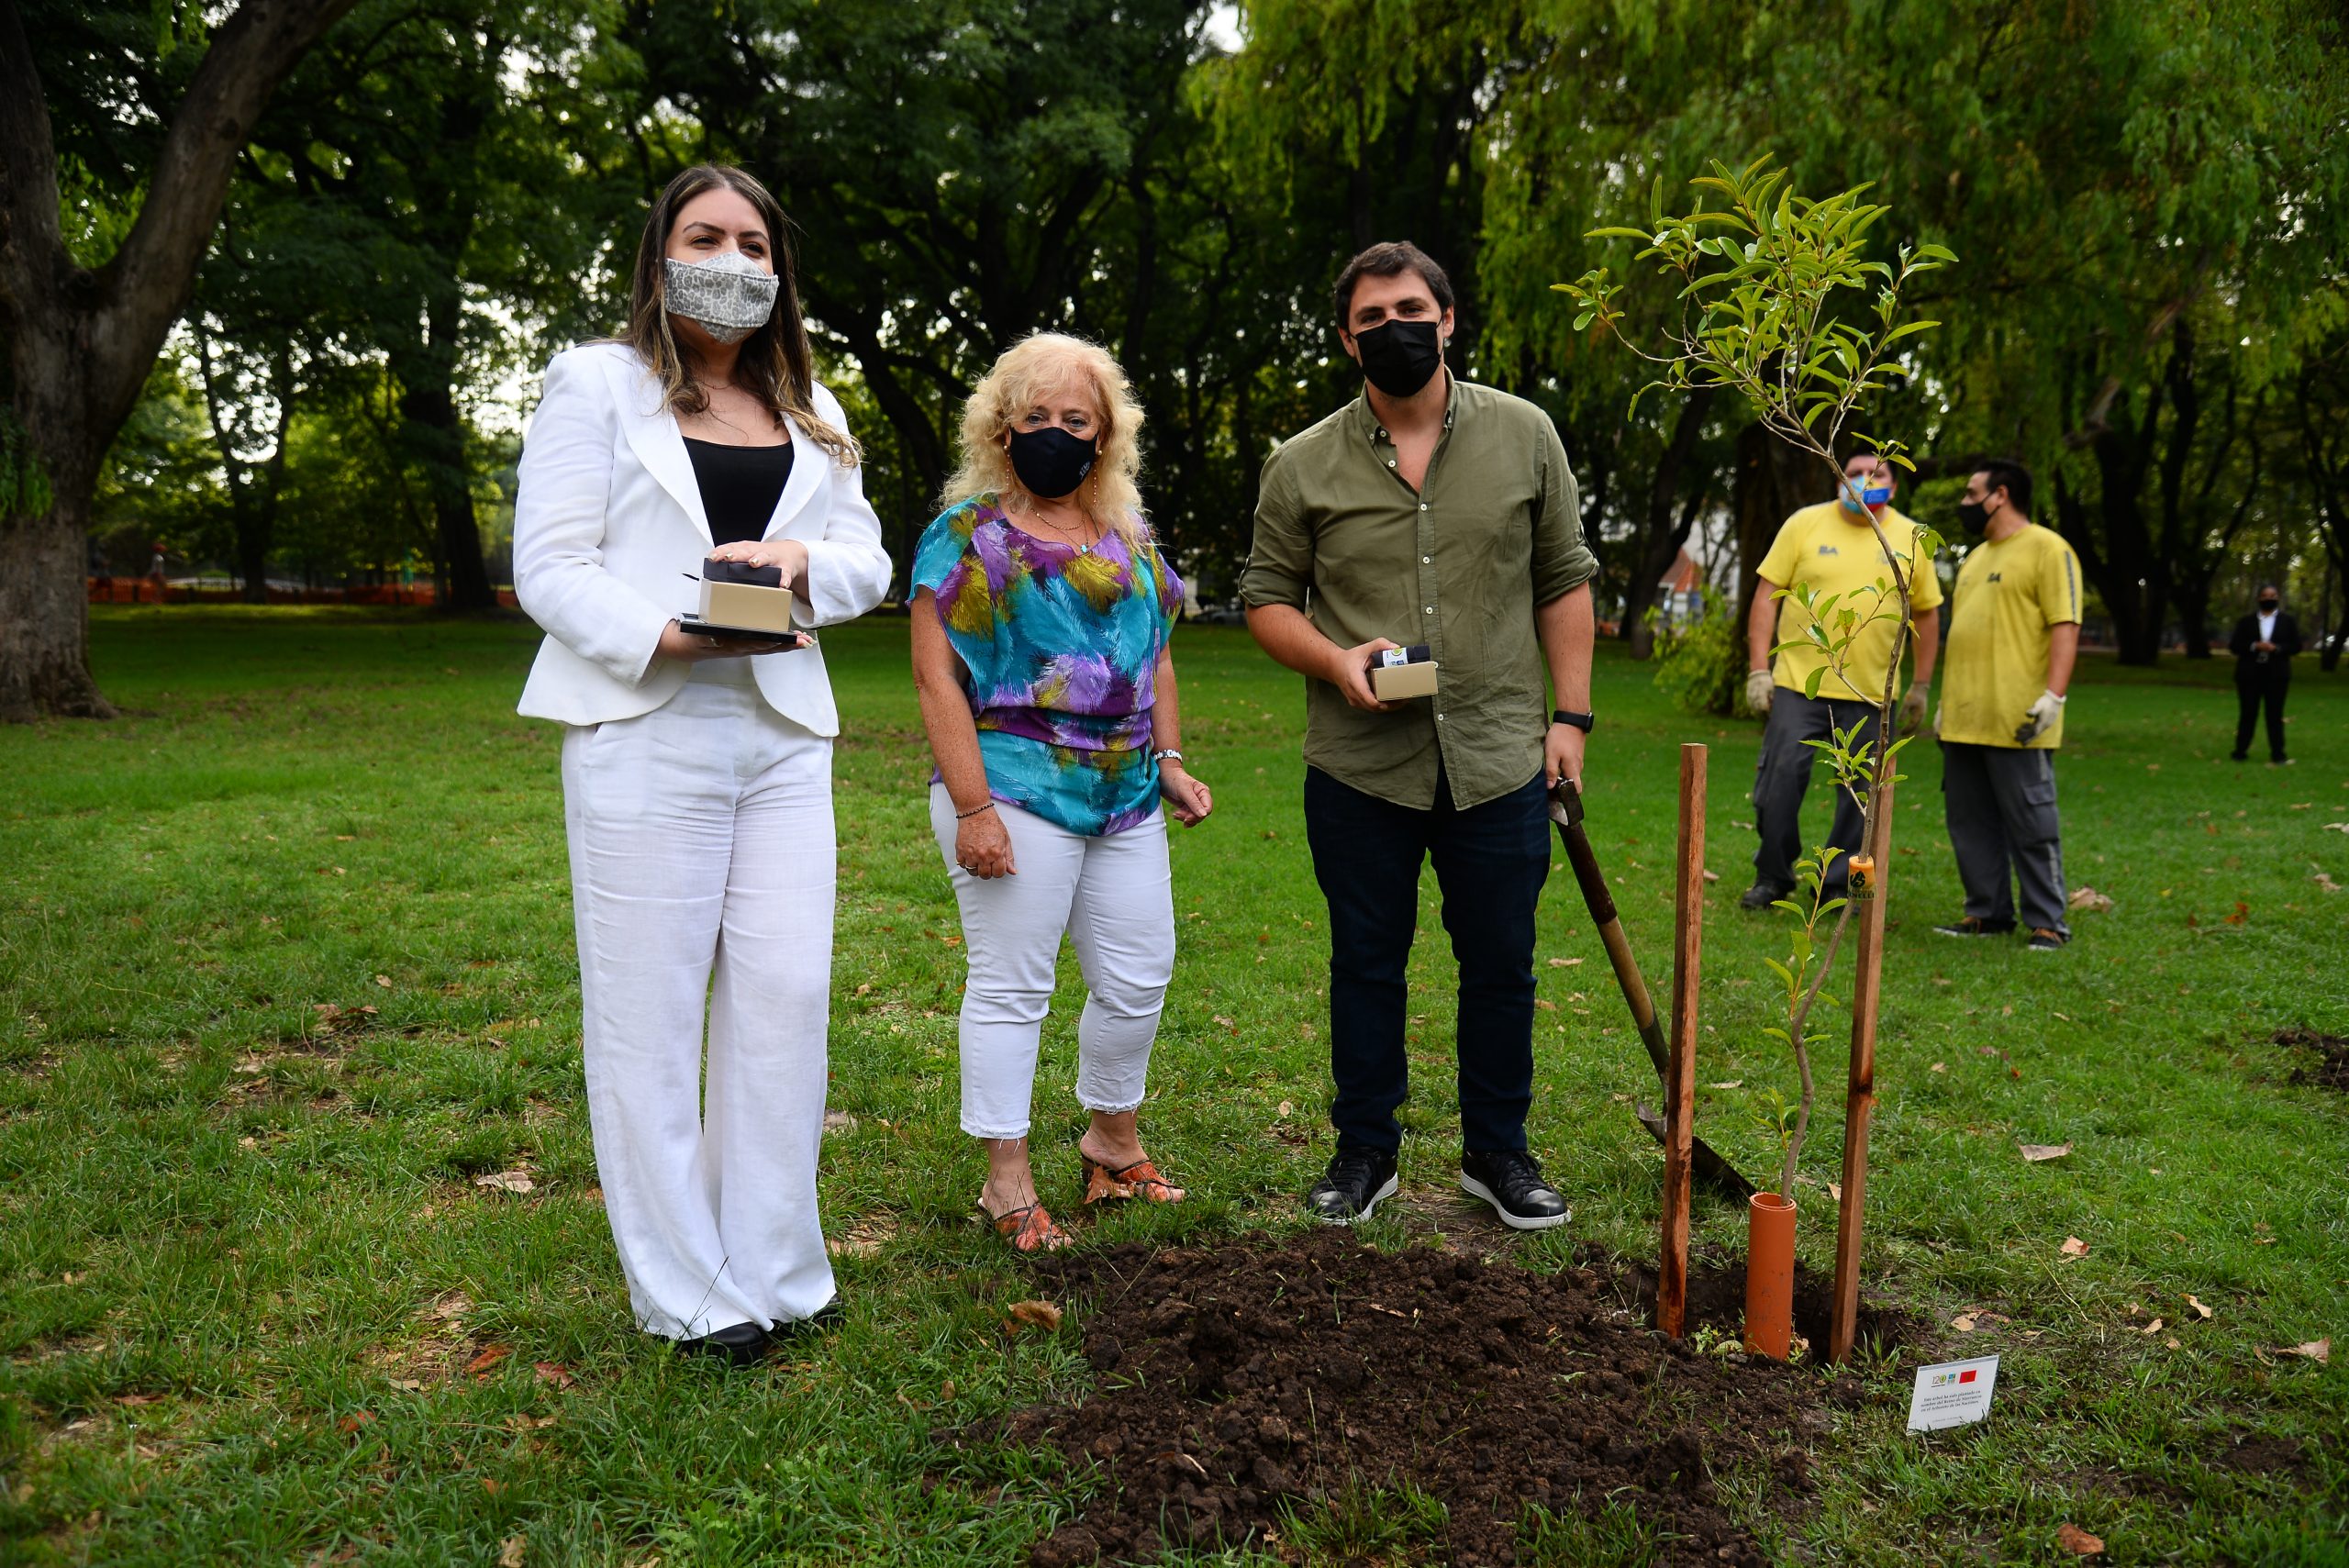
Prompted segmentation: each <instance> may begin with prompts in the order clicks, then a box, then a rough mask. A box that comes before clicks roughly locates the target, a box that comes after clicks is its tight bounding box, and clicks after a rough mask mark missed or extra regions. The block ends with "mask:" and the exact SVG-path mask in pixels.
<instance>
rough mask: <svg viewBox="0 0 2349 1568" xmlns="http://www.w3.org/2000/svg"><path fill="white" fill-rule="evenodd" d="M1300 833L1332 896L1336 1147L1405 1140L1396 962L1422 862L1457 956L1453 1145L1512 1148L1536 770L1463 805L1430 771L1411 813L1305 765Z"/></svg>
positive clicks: (1531, 893)
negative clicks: (1427, 786) (1505, 790)
mask: <svg viewBox="0 0 2349 1568" xmlns="http://www.w3.org/2000/svg"><path fill="white" fill-rule="evenodd" d="M1305 832H1306V840H1307V841H1308V843H1309V844H1310V845H1311V847H1312V850H1313V874H1314V877H1315V879H1316V880H1317V881H1319V883H1320V884H1321V894H1322V896H1323V897H1325V898H1327V899H1328V900H1329V901H1330V1076H1331V1077H1332V1078H1333V1079H1334V1080H1335V1081H1336V1084H1337V1097H1336V1099H1335V1100H1333V1101H1332V1102H1331V1103H1330V1124H1331V1125H1332V1126H1334V1127H1335V1128H1336V1129H1337V1131H1338V1144H1339V1147H1341V1148H1347V1147H1364V1148H1370V1149H1377V1150H1383V1151H1386V1152H1388V1153H1390V1154H1391V1153H1393V1152H1394V1151H1396V1149H1397V1148H1398V1147H1399V1146H1400V1144H1401V1142H1402V1136H1403V1129H1402V1127H1401V1125H1400V1124H1399V1123H1398V1122H1397V1121H1396V1119H1395V1112H1396V1109H1397V1107H1398V1106H1401V1105H1402V1103H1403V1097H1404V1095H1405V1094H1406V1093H1407V1092H1408V1087H1409V1064H1408V1060H1407V1058H1406V1057H1405V1055H1404V1051H1403V1027H1404V1018H1405V1015H1406V1013H1407V1012H1408V1006H1409V1001H1408V996H1407V995H1406V980H1405V974H1404V966H1405V964H1406V963H1407V962H1408V960H1409V958H1410V956H1411V937H1412V933H1413V930H1414V929H1415V927H1416V926H1417V923H1418V917H1419V867H1420V865H1421V864H1422V863H1423V862H1428V861H1433V862H1435V877H1436V885H1437V887H1438V888H1439V889H1440V890H1441V891H1442V895H1443V929H1444V930H1445V932H1446V933H1447V934H1448V935H1450V937H1451V938H1452V956H1453V959H1454V960H1455V961H1456V962H1458V963H1459V965H1460V1025H1459V1039H1458V1047H1457V1049H1458V1055H1459V1090H1460V1131H1461V1142H1462V1145H1463V1147H1464V1149H1465V1150H1467V1151H1469V1152H1472V1153H1479V1154H1483V1153H1495V1152H1500V1151H1516V1150H1522V1149H1523V1148H1524V1147H1525V1113H1526V1110H1527V1107H1529V1106H1531V1104H1532V1103H1533V931H1534V915H1535V911H1536V910H1537V909H1538V908H1539V906H1540V905H1541V902H1542V883H1543V882H1545V881H1546V880H1548V878H1549V874H1550V817H1549V800H1548V792H1547V791H1545V790H1544V789H1543V788H1542V780H1541V778H1540V776H1539V775H1536V776H1535V777H1534V778H1533V779H1532V780H1531V781H1530V782H1529V783H1528V784H1526V785H1525V787H1524V788H1522V789H1519V790H1515V791H1513V792H1511V793H1510V794H1508V795H1503V796H1501V797H1500V798H1499V799H1497V800H1492V801H1487V802H1486V803H1485V804H1484V805H1482V806H1473V807H1471V808H1469V809H1468V810H1465V811H1463V810H1460V809H1459V808H1458V807H1456V806H1453V804H1452V792H1451V789H1450V788H1449V786H1448V784H1447V783H1446V781H1445V780H1443V779H1442V777H1440V776H1439V777H1438V779H1437V780H1436V786H1435V806H1434V808H1433V809H1432V810H1428V811H1415V810H1413V809H1411V808H1410V807H1409V806H1397V805H1395V804H1393V803H1392V802H1390V801H1385V800H1381V799H1379V798H1378V797H1377V796H1375V795H1364V793H1362V791H1360V790H1357V789H1352V788H1349V787H1348V786H1346V785H1345V784H1340V783H1339V782H1338V781H1337V780H1336V779H1333V778H1331V777H1330V775H1329V774H1327V773H1322V772H1321V771H1320V770H1319V769H1318V768H1308V769H1307V770H1306V773H1305Z"/></svg>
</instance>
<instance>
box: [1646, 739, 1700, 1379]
mask: <svg viewBox="0 0 2349 1568" xmlns="http://www.w3.org/2000/svg"><path fill="white" fill-rule="evenodd" d="M1673 915H1674V920H1673V935H1672V1062H1671V1071H1670V1073H1669V1074H1668V1075H1667V1076H1666V1078H1665V1080H1664V1246H1663V1249H1662V1251H1661V1253H1660V1256H1659V1261H1658V1262H1657V1265H1656V1281H1655V1326H1656V1327H1657V1328H1659V1329H1663V1330H1664V1332H1665V1333H1666V1334H1669V1335H1670V1336H1672V1338H1674V1339H1675V1340H1676V1339H1679V1338H1680V1337H1681V1335H1682V1334H1683V1333H1685V1332H1686V1331H1687V1325H1688V1177H1689V1144H1690V1140H1691V1137H1692V1134H1691V1131H1690V1125H1689V1124H1690V1121H1691V1119H1692V1118H1694V1116H1695V1115H1696V1109H1697V961H1698V954H1699V953H1700V952H1701V951H1702V950H1703V947H1704V924H1705V748H1703V747H1702V746H1694V745H1691V746H1683V747H1681V748H1680V866H1679V876H1678V878H1677V882H1676V884H1675V903H1674V909H1673Z"/></svg>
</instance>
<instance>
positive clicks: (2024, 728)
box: [2015, 692, 2064, 746]
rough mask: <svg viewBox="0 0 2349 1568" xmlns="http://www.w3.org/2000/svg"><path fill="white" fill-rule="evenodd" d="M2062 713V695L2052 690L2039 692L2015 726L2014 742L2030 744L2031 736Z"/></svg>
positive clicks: (2023, 744)
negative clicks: (2036, 699)
mask: <svg viewBox="0 0 2349 1568" xmlns="http://www.w3.org/2000/svg"><path fill="white" fill-rule="evenodd" d="M2063 714H2064V699H2063V698H2062V697H2059V696H2057V695H2055V694H2054V692H2042V693H2040V694H2039V700H2038V701H2037V702H2035V703H2032V705H2031V710H2030V711H2029V712H2028V713H2025V714H2024V715H2023V718H2022V722H2021V724H2018V725H2016V726H2015V744H2016V745H2018V746H2028V745H2030V744H2031V742H2032V738H2033V737H2035V736H2037V735H2038V733H2039V732H2040V731H2041V730H2043V729H2044V728H2047V727H2048V726H2049V725H2051V724H2053V723H2054V722H2055V721H2056V720H2057V719H2058V718H2060V717H2063Z"/></svg>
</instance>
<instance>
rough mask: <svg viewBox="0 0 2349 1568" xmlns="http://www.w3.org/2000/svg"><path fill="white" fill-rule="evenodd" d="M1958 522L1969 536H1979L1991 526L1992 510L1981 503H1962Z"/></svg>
mask: <svg viewBox="0 0 2349 1568" xmlns="http://www.w3.org/2000/svg"><path fill="white" fill-rule="evenodd" d="M1957 520H1958V522H1959V523H1960V524H1961V525H1963V526H1964V528H1965V531H1966V532H1967V533H1969V534H1978V533H1980V532H1981V531H1982V530H1983V529H1985V528H1988V527H1989V526H1990V508H1989V507H1987V506H1984V505H1983V504H1982V503H1981V502H1979V501H1960V502H1959V503H1958V504H1957Z"/></svg>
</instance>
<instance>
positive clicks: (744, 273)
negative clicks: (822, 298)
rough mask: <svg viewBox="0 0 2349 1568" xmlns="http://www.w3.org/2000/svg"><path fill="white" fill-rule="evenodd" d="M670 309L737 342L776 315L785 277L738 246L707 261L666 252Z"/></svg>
mask: <svg viewBox="0 0 2349 1568" xmlns="http://www.w3.org/2000/svg"><path fill="white" fill-rule="evenodd" d="M661 265H662V271H663V272H665V273H666V274H667V291H668V310H669V314H670V315H672V316H682V317H685V319H686V320H688V321H691V322H693V323H695V324H696V325H697V326H699V327H700V328H701V329H702V330H703V331H705V332H707V333H708V334H709V335H710V336H711V337H712V338H714V339H717V340H718V342H721V343H739V342H740V341H741V340H742V339H745V338H747V337H749V336H750V335H751V333H753V332H755V331H757V330H758V329H759V328H762V327H763V326H765V325H766V324H767V320H768V318H769V317H772V316H774V302H775V297H776V295H779V294H780V293H781V292H782V290H783V280H782V279H780V278H778V277H776V276H775V275H774V273H772V272H768V271H766V270H765V269H764V268H763V267H761V266H760V265H759V264H758V263H757V262H756V261H751V259H750V258H749V257H748V256H745V255H743V254H742V252H740V250H727V251H723V252H721V253H719V254H718V255H716V256H712V257H710V258H709V259H708V260H707V261H676V260H674V259H669V258H664V259H663V260H662V263H661Z"/></svg>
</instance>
